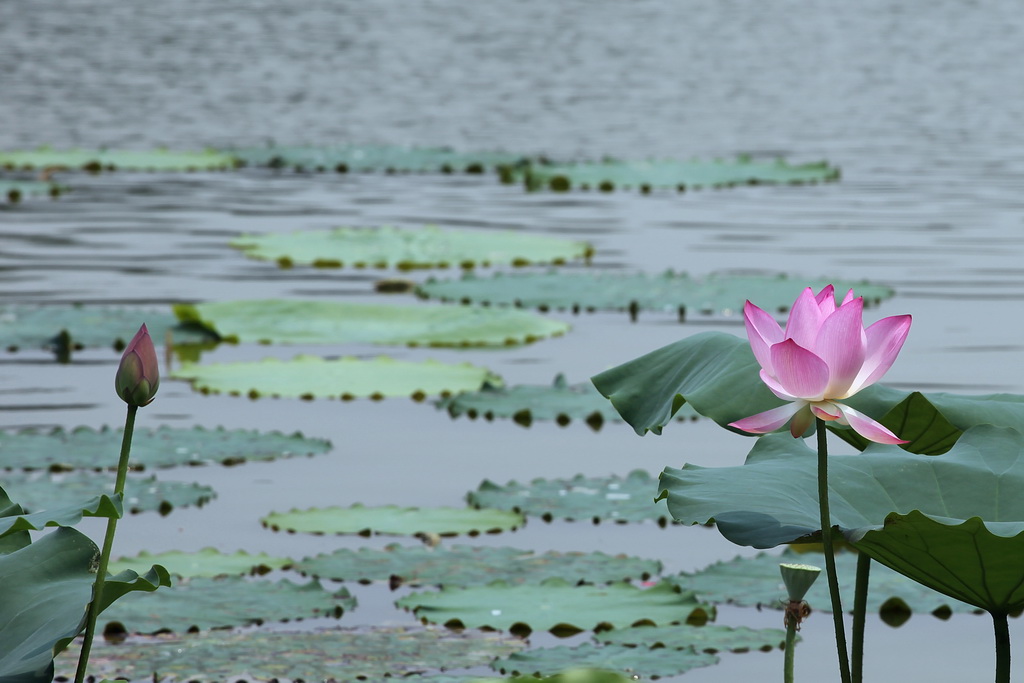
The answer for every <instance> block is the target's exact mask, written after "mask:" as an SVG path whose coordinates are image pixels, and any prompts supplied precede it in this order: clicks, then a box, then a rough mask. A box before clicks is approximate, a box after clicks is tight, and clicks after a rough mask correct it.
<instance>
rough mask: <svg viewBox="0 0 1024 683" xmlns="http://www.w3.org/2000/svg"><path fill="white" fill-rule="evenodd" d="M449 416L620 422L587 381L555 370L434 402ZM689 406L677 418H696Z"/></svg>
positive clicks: (525, 424) (591, 423)
mask: <svg viewBox="0 0 1024 683" xmlns="http://www.w3.org/2000/svg"><path fill="white" fill-rule="evenodd" d="M437 407H438V408H441V409H442V410H447V411H448V414H449V415H451V416H452V417H453V418H456V417H459V416H461V415H466V416H467V417H469V418H470V419H472V420H475V419H476V418H477V417H481V416H482V417H483V418H484V419H486V420H493V419H494V418H495V417H505V418H512V419H513V420H514V421H515V422H516V423H517V424H520V425H522V426H523V427H529V426H530V425H531V424H532V423H533V421H534V420H554V421H556V422H558V424H560V425H562V426H563V427H564V426H566V425H568V424H569V423H570V422H571V421H572V420H574V419H576V420H583V421H584V422H586V423H587V425H589V426H590V428H591V429H593V430H594V431H597V430H599V429H600V428H601V426H602V425H604V423H605V422H606V421H613V422H621V421H622V418H621V417H619V414H618V412H616V411H615V408H614V407H613V406H612V404H611V403H609V402H608V399H606V398H605V397H604V396H602V395H601V394H600V393H599V392H598V391H597V390H596V389H595V388H594V385H593V384H591V383H589V382H588V383H585V384H572V385H570V384H569V383H568V382H566V381H565V377H564V376H563V375H561V374H559V375H558V376H557V377H555V381H554V382H553V383H552V384H550V385H531V384H519V385H516V386H512V387H500V386H498V387H494V386H490V385H486V384H485V385H484V386H483V388H481V389H480V390H479V391H469V392H463V393H461V394H456V395H454V396H449V397H448V398H444V399H441V400H440V401H438V402H437ZM697 417H698V415H697V413H695V412H694V411H693V410H692V409H690V408H688V407H685V406H684V407H683V409H682V410H680V411H679V412H678V413H676V415H675V418H676V419H677V420H680V421H682V420H687V419H692V420H695V419H697Z"/></svg>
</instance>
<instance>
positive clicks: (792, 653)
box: [782, 619, 797, 683]
mask: <svg viewBox="0 0 1024 683" xmlns="http://www.w3.org/2000/svg"><path fill="white" fill-rule="evenodd" d="M796 625H797V621H796V619H786V653H785V659H784V660H783V665H782V680H783V681H784V682H785V683H793V663H794V661H795V660H796Z"/></svg>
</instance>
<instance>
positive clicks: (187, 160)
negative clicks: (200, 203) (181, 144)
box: [0, 147, 236, 172]
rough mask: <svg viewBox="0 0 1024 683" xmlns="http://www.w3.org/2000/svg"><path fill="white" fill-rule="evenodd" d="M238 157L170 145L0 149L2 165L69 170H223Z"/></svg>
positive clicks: (21, 168)
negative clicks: (136, 148) (175, 149)
mask: <svg viewBox="0 0 1024 683" xmlns="http://www.w3.org/2000/svg"><path fill="white" fill-rule="evenodd" d="M235 165H236V162H235V159H234V158H233V157H231V156H230V155H227V154H222V153H220V152H215V151H213V150H206V151H203V152H173V151H170V150H167V149H157V150H152V151H132V150H85V149H70V150H63V151H62V150H54V149H49V148H45V147H44V148H40V149H36V150H20V151H11V152H0V167H3V168H8V169H12V170H35V169H44V168H50V169H57V170H62V171H64V170H66V171H75V170H84V171H93V172H96V171H114V170H122V171H223V170H227V169H232V168H234V167H235Z"/></svg>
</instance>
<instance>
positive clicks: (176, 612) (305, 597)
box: [101, 576, 356, 633]
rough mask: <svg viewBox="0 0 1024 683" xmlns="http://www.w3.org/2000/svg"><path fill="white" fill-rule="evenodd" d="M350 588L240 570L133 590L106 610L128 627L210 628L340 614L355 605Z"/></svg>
mask: <svg viewBox="0 0 1024 683" xmlns="http://www.w3.org/2000/svg"><path fill="white" fill-rule="evenodd" d="M355 606H356V599H355V598H354V597H352V596H351V595H350V594H349V592H348V590H346V589H344V588H341V589H339V590H337V591H335V592H333V593H332V592H330V591H327V590H324V589H323V588H322V587H321V586H320V584H319V583H318V582H316V581H312V582H310V583H307V584H303V585H297V584H294V583H292V582H291V581H286V580H282V581H276V582H270V581H250V580H248V579H245V578H242V577H238V576H227V577H222V578H216V579H209V578H201V577H200V578H192V579H182V580H180V581H176V582H175V584H174V586H172V587H171V588H170V589H168V590H162V591H157V592H156V593H147V594H138V595H130V596H127V597H125V598H124V599H122V600H119V601H118V602H117V603H116V604H114V605H113V606H111V607H110V608H108V609H107V610H106V611H104V612H103V615H102V618H101V619H102V621H103V622H104V623H107V624H109V623H110V622H114V621H116V622H119V623H120V624H122V625H123V626H124V627H125V629H126V630H127V631H128V632H130V633H156V632H158V631H171V632H175V633H183V632H185V631H189V630H191V631H196V630H206V629H213V628H227V627H230V626H244V625H247V624H262V623H263V622H265V621H290V620H292V619H304V618H313V617H334V618H340V617H341V615H342V613H343V612H345V611H351V610H352V609H355Z"/></svg>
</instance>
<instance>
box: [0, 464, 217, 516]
mask: <svg viewBox="0 0 1024 683" xmlns="http://www.w3.org/2000/svg"><path fill="white" fill-rule="evenodd" d="M3 481H4V486H5V487H6V488H7V491H8V493H9V494H10V495H12V496H13V497H14V499H16V500H17V501H18V503H19V504H20V505H22V506H23V507H24V508H25V509H26V510H45V509H46V508H47V507H50V506H52V504H53V502H54V501H61V500H85V499H86V498H88V497H89V495H90V494H92V495H95V494H96V492H97V491H103V490H111V489H113V488H114V478H113V476H109V475H106V474H97V473H95V472H88V471H77V472H58V473H54V472H33V473H8V474H5V475H4V477H3ZM216 495H217V494H216V493H214V490H213V489H212V488H211V487H209V486H203V485H201V484H196V483H191V484H189V483H186V482H181V481H157V479H156V477H145V478H139V477H129V478H128V479H127V480H126V481H125V489H124V499H123V501H124V509H125V510H127V511H128V512H131V513H138V512H149V511H158V512H160V514H163V515H166V514H168V513H169V512H170V511H171V510H173V509H174V508H176V507H188V506H190V505H197V506H199V507H202V506H203V504H205V503H207V502H209V501H211V500H213V499H214V498H215V497H216Z"/></svg>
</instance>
